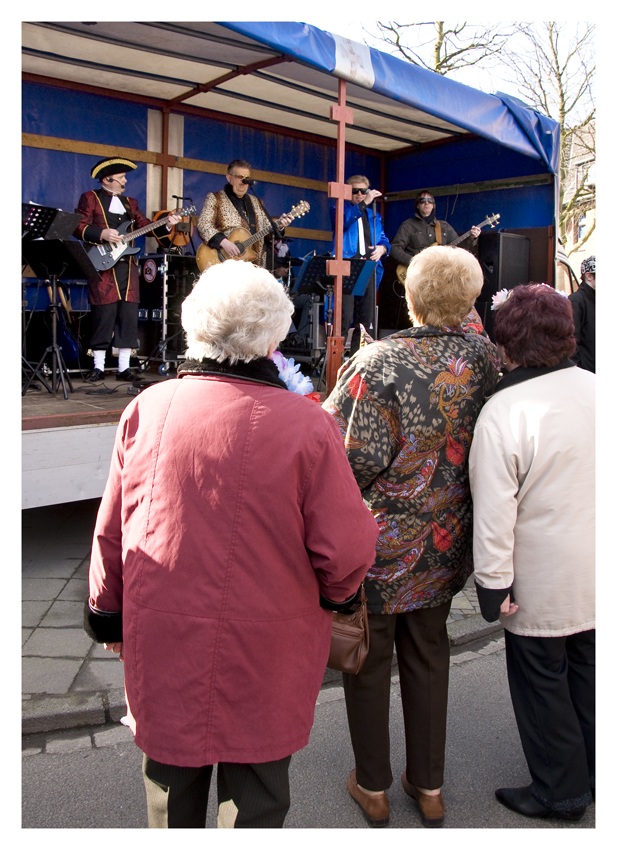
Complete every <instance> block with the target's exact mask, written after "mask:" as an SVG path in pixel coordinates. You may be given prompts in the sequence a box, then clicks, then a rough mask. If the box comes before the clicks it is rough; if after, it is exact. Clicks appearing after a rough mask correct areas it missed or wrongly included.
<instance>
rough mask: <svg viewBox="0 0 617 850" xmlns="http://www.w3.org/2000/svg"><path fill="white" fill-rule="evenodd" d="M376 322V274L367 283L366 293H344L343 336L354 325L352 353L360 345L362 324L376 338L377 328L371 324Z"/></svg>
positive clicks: (342, 312)
mask: <svg viewBox="0 0 617 850" xmlns="http://www.w3.org/2000/svg"><path fill="white" fill-rule="evenodd" d="M374 323H375V275H374V274H373V275H371V279H370V280H369V282H368V283H367V285H366V289H365V291H364V295H343V299H342V311H341V336H343V337H346V336H347V332H348V331H349V328H350V327H351V326H352V324H353V326H354V332H353V335H352V337H351V346H350V354H354V353H355V352H356V351H357V350H358V349H359V347H360V325H361V324H362V325H364V327H365V328H366V330H367V331H368V332H369V333H370V335H371V336H372V337H373V339H375V338H376V337H375V328H374V327H373V329H372V330H371V329H370V328H371V324H373V326H374Z"/></svg>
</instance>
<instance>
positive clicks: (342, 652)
mask: <svg viewBox="0 0 617 850" xmlns="http://www.w3.org/2000/svg"><path fill="white" fill-rule="evenodd" d="M368 648H369V633H368V607H367V604H366V594H365V592H364V584H363V585H362V593H361V595H360V607H359V608H358V610H357V611H355V613H353V614H336V613H335V614H333V615H332V638H331V641H330V657H329V658H328V664H327V666H328V667H330V668H331V669H332V670H340V671H341V672H342V673H353V674H354V675H355V674H357V673H359V672H360V670H361V669H362V665H363V664H364V662H365V660H366V656H367V655H368Z"/></svg>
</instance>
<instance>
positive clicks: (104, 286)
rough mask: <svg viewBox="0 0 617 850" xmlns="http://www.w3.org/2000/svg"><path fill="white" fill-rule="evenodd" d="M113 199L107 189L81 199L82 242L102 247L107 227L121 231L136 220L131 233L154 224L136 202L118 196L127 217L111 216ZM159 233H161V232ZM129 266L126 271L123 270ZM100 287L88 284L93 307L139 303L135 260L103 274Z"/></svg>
mask: <svg viewBox="0 0 617 850" xmlns="http://www.w3.org/2000/svg"><path fill="white" fill-rule="evenodd" d="M112 197H113V196H112V195H110V194H109V192H106V191H105V190H104V189H102V188H101V189H97V190H94V189H91V190H90V191H89V192H84V194H83V195H82V196H81V198H80V199H79V204H78V205H77V209H76V210H75V212H77V213H79V214H80V215H81V221H80V222H79V224H78V225H77V228H76V229H75V231H74V235H75V236H76V237H77V238H78V239H82V240H83V241H84V242H86V243H90V244H100V243H101V242H102V240H101V233H102V232H103V230H104V229H105V228H107V227H109V228H114V229H115V228H117V227H118V225H119V224H121V223H122V222H123V221H127V219H129V218H130V219H132V220H133V222H134V223H133V225H132V227H131V229H132V230H133V229H138V228H140V227H145V226H146V225H147V224H150V219H149V218H146V216H145V215H144V214H143V213H142V212H141V210H140V209H139V206H138V204H137V201H136V200H135V198H123V197H122V196H118V197H119V198H120V201H121V202H122V204H123V206H124V208H125V210H126V213H125V214H124V215H118V214H117V213H110V212H109V204H110V203H111V199H112ZM157 233H158V229H157ZM163 234H164V235H168V234H167V230H166V228H165V226H164V225H163V226H162V234H161V235H163ZM121 263H122V265H124V266H125V268H124V269H122V268H121ZM126 267H128V283H127V286H126V291H125V292H124V294H122V293H121V289H122V283H123V282H126V275H127V271H126ZM100 275H101V281H100V283H92V282H89V283H88V299H89V301H90V304H97V305H98V304H113V303H114V302H115V301H121V300H126V301H136V302H139V270H138V266H137V263H136V261H135V257H134V256H133V255H128V256H127V257H126V258H125V259H123V260H121V261H120V262H119V263H116V265H115V266H113V268H111V269H108V270H107V271H104V272H100Z"/></svg>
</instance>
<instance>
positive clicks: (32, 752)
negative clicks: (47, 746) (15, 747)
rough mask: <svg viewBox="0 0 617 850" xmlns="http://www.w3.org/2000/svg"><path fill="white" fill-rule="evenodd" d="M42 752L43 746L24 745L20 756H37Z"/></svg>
mask: <svg viewBox="0 0 617 850" xmlns="http://www.w3.org/2000/svg"><path fill="white" fill-rule="evenodd" d="M42 752H43V747H26V749H25V750H22V751H21V754H22V756H38V755H40V754H41V753H42Z"/></svg>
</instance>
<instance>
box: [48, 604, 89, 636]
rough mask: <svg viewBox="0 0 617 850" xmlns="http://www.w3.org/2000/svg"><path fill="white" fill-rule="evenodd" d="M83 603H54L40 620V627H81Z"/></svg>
mask: <svg viewBox="0 0 617 850" xmlns="http://www.w3.org/2000/svg"><path fill="white" fill-rule="evenodd" d="M83 621H84V603H83V602H65V601H56V602H54V603H53V605H52V606H51V608H50V609H49V611H48V612H47V614H45V616H44V617H43V619H42V620H41V623H40V625H41V627H42V628H44V629H47V628H57V629H60V628H63V627H68V628H70V627H71V626H80V627H83Z"/></svg>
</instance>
